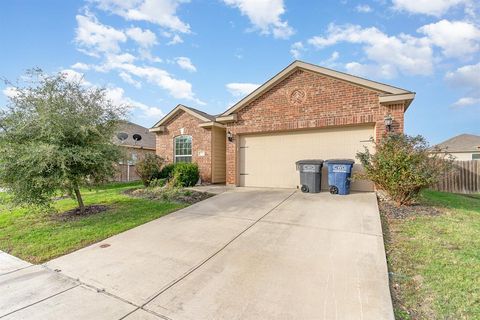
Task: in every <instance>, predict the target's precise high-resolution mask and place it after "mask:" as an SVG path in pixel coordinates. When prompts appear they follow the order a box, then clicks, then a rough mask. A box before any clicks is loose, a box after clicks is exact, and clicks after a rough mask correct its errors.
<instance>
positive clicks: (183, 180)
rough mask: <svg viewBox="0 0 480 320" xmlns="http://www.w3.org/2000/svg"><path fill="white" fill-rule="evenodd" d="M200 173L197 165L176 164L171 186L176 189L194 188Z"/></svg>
mask: <svg viewBox="0 0 480 320" xmlns="http://www.w3.org/2000/svg"><path fill="white" fill-rule="evenodd" d="M199 178H200V173H199V170H198V165H197V164H196V163H176V164H175V167H174V169H173V179H172V181H171V185H172V186H175V187H191V186H194V185H195V184H196V183H197V181H198V179H199Z"/></svg>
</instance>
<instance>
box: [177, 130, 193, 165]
mask: <svg viewBox="0 0 480 320" xmlns="http://www.w3.org/2000/svg"><path fill="white" fill-rule="evenodd" d="M173 147H174V150H173V151H174V152H173V153H174V156H175V162H192V137H191V136H178V137H175V138H174V141H173Z"/></svg>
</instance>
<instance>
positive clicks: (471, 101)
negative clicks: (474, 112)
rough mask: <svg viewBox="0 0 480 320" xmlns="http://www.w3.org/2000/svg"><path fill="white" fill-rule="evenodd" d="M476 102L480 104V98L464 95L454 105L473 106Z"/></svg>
mask: <svg viewBox="0 0 480 320" xmlns="http://www.w3.org/2000/svg"><path fill="white" fill-rule="evenodd" d="M475 104H480V98H474V97H463V98H460V99H458V100H457V101H456V102H455V103H454V104H453V106H454V107H465V106H471V105H475Z"/></svg>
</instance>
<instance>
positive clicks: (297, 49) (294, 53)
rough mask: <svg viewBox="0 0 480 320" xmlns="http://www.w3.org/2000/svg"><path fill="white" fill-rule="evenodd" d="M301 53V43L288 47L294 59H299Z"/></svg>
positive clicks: (302, 48) (303, 49) (303, 48)
mask: <svg viewBox="0 0 480 320" xmlns="http://www.w3.org/2000/svg"><path fill="white" fill-rule="evenodd" d="M302 51H305V47H304V45H303V43H302V42H301V41H297V42H295V43H293V44H292V45H291V46H290V54H291V55H292V57H294V58H295V59H298V58H300V56H301V55H302Z"/></svg>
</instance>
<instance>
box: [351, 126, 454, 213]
mask: <svg viewBox="0 0 480 320" xmlns="http://www.w3.org/2000/svg"><path fill="white" fill-rule="evenodd" d="M375 150H376V152H375V153H373V154H372V153H370V151H369V150H368V149H367V148H365V151H364V152H359V153H357V158H358V159H359V160H360V162H361V164H362V165H363V167H364V169H365V172H364V173H361V174H356V175H355V178H360V179H369V180H372V181H373V182H374V183H375V185H376V187H377V188H378V189H380V190H382V191H384V192H386V193H387V195H388V196H389V197H390V198H391V200H393V201H394V202H395V203H396V204H397V205H398V206H400V205H409V204H411V203H412V202H413V201H414V200H415V199H416V197H417V196H418V193H419V192H420V191H421V190H422V189H424V188H427V187H429V186H431V185H433V184H435V183H437V182H438V180H439V178H440V176H441V175H442V174H443V172H445V171H446V170H448V169H449V168H450V167H451V162H452V160H451V159H450V158H451V157H450V156H449V155H447V156H445V155H440V154H433V153H431V152H430V150H429V147H428V144H427V142H426V140H425V139H424V138H423V137H422V136H416V137H411V136H407V135H403V134H389V135H387V136H386V137H384V138H383V139H382V140H381V142H379V143H376V144H375Z"/></svg>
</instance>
